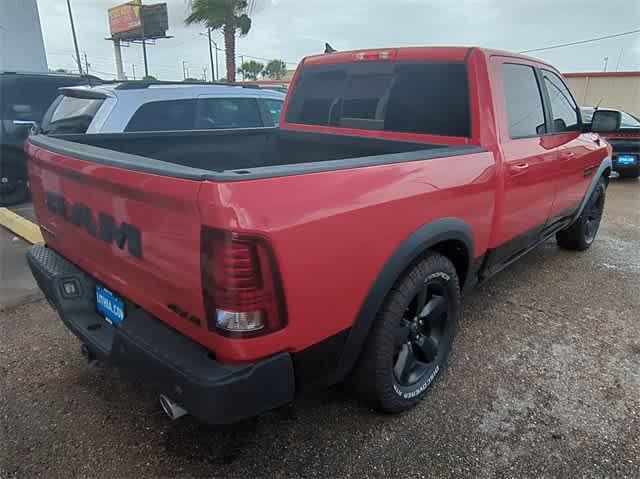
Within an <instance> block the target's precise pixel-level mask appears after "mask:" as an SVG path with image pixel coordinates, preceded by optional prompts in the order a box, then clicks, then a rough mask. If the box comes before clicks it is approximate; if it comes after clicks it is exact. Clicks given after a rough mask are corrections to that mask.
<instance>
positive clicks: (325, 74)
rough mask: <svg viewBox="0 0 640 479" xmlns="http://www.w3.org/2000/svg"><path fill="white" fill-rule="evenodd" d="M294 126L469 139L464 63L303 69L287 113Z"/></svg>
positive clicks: (380, 63) (382, 63) (374, 63)
mask: <svg viewBox="0 0 640 479" xmlns="http://www.w3.org/2000/svg"><path fill="white" fill-rule="evenodd" d="M285 118H286V121H287V122H288V123H292V124H303V125H319V126H331V127H338V128H359V129H367V130H383V131H392V132H404V133H417V134H427V135H442V136H452V137H469V136H470V134H471V119H470V106H469V85H468V78H467V70H466V66H465V64H464V63H463V62H436V61H421V62H419V63H411V62H388V61H370V62H369V61H368V62H361V63H346V64H334V65H312V66H308V67H305V68H304V69H303V70H302V71H301V72H300V76H299V78H298V80H297V83H296V85H295V88H294V90H293V92H292V96H291V99H290V102H289V106H288V109H287V112H286V116H285Z"/></svg>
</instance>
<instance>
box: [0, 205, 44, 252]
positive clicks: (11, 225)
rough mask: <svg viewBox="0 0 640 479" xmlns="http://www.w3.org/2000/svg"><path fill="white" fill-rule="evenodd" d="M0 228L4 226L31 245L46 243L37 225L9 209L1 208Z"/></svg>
mask: <svg viewBox="0 0 640 479" xmlns="http://www.w3.org/2000/svg"><path fill="white" fill-rule="evenodd" d="M0 226H4V227H5V228H6V229H8V230H9V231H11V232H13V233H14V234H15V235H17V236H19V237H20V238H22V239H24V240H26V241H28V242H29V243H31V244H34V243H42V242H43V241H44V239H43V238H42V233H41V232H40V228H38V226H37V225H35V224H34V223H32V222H31V221H29V220H28V219H26V218H23V217H22V216H20V215H17V214H15V213H14V212H13V211H11V210H10V209H8V208H0Z"/></svg>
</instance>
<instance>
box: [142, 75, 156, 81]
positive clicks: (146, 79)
mask: <svg viewBox="0 0 640 479" xmlns="http://www.w3.org/2000/svg"><path fill="white" fill-rule="evenodd" d="M142 81H158V79H157V78H156V77H154V76H153V75H146V76H143V77H142Z"/></svg>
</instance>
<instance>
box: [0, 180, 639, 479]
mask: <svg viewBox="0 0 640 479" xmlns="http://www.w3.org/2000/svg"><path fill="white" fill-rule="evenodd" d="M8 241H9V243H7V242H5V241H4V240H2V243H0V245H1V247H2V251H3V253H2V254H3V258H7V257H11V256H12V255H14V254H15V255H19V254H20V249H21V248H22V246H23V245H14V244H13V243H16V241H13V240H8ZM7 245H8V246H7ZM14 246H15V250H11V249H9V251H10V252H9V253H5V248H13V247H14ZM12 261H13V260H12ZM16 261H17V260H16ZM6 280H7V278H6V276H3V278H2V281H3V283H4V282H5V281H6ZM639 311H640V182H638V181H621V180H613V181H612V184H611V187H610V188H609V190H608V194H607V205H606V212H605V217H604V220H603V224H602V227H601V230H600V233H599V235H598V238H597V240H596V242H595V244H594V245H593V247H592V248H591V249H590V250H589V251H587V252H583V253H575V252H568V251H563V250H560V249H558V248H557V246H556V244H555V242H553V241H549V242H547V243H545V244H544V245H541V246H540V247H539V248H537V249H536V250H535V251H533V252H532V253H531V254H530V255H528V256H527V257H526V258H524V259H522V260H521V261H519V262H518V263H516V264H514V265H513V266H511V267H510V268H508V269H507V270H505V271H504V272H502V273H500V274H499V275H498V276H496V277H495V278H494V279H493V280H491V281H490V282H489V283H488V284H486V285H485V286H483V287H482V288H480V289H478V290H477V291H475V292H474V293H473V294H471V295H470V296H468V297H467V298H466V299H465V304H464V310H463V319H462V321H461V323H460V326H459V331H458V335H457V338H456V340H455V345H454V352H453V354H452V356H451V360H450V365H449V368H448V370H447V372H446V374H445V376H444V377H443V378H442V379H441V380H440V381H439V382H438V383H437V384H436V385H435V387H434V388H433V390H432V391H431V393H430V394H429V395H428V397H427V398H426V399H425V400H424V401H422V402H421V403H420V404H419V405H418V406H417V407H416V408H415V409H413V410H412V411H409V412H407V413H405V414H401V415H397V416H389V415H379V414H377V413H375V412H373V411H371V410H369V409H368V408H366V407H365V406H363V405H362V404H361V403H360V402H359V401H357V400H355V399H353V398H351V397H350V396H349V395H348V394H347V393H345V392H343V391H342V390H341V388H334V389H332V390H330V391H327V392H325V393H322V394H317V395H315V396H313V397H310V398H305V399H302V400H300V401H298V402H296V403H295V404H294V405H293V406H292V407H288V408H284V409H282V410H279V411H276V412H274V413H270V414H267V415H264V416H262V417H259V418H256V419H252V420H249V421H246V422H244V423H241V424H238V425H234V426H230V427H225V428H214V427H208V426H205V425H202V424H199V423H197V422H196V421H195V420H193V419H191V418H189V417H185V418H182V419H179V420H177V421H170V420H169V419H167V418H166V416H165V415H164V414H163V413H162V412H161V410H160V407H159V405H158V401H157V398H156V397H155V396H154V395H152V394H150V393H148V392H146V391H145V390H144V389H143V388H141V387H140V386H138V385H136V384H133V383H131V382H130V381H127V380H124V379H122V378H121V377H120V375H119V373H118V372H117V371H112V370H107V369H99V368H96V367H94V366H90V365H88V364H87V363H86V362H85V361H84V359H83V358H82V357H81V356H80V354H79V344H78V342H77V340H76V339H75V338H74V337H73V336H72V335H71V334H70V333H69V332H68V331H67V330H66V328H65V327H64V326H63V325H62V324H61V322H60V321H59V320H58V318H57V317H56V315H55V314H54V312H53V311H52V310H51V308H50V307H49V306H48V305H47V303H46V302H44V301H42V300H40V301H36V302H30V303H27V304H23V305H21V306H17V307H14V308H11V309H9V310H5V311H4V312H2V313H0V444H2V446H1V447H0V477H2V478H5V477H6V478H12V477H38V476H46V477H47V478H55V477H64V478H69V477H78V476H86V477H136V478H146V477H241V478H253V477H270V478H275V477H283V476H286V477H289V476H294V477H365V476H370V477H374V476H377V477H382V476H389V477H473V478H476V477H479V478H483V477H487V478H489V477H536V478H538V477H597V478H602V477H629V478H632V477H633V478H636V477H640V314H639Z"/></svg>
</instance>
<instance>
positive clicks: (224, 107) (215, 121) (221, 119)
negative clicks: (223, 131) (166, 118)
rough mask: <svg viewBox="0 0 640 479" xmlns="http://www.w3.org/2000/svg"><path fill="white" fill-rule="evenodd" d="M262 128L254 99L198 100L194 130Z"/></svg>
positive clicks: (256, 102)
mask: <svg viewBox="0 0 640 479" xmlns="http://www.w3.org/2000/svg"><path fill="white" fill-rule="evenodd" d="M262 126H264V125H263V124H262V118H261V117H260V110H259V109H258V101H257V100H256V99H255V98H202V99H200V100H198V114H197V118H196V128H197V129H199V130H209V129H219V128H259V127H262Z"/></svg>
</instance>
